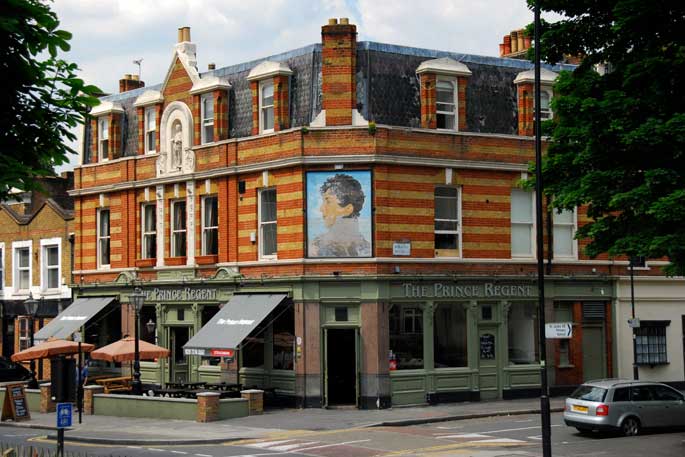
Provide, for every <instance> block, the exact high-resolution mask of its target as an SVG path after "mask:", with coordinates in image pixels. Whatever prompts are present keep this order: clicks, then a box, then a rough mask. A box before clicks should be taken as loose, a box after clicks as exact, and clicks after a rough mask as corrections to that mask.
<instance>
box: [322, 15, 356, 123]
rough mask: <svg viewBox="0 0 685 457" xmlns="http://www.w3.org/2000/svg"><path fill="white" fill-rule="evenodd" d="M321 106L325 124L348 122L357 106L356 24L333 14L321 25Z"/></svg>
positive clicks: (350, 121)
mask: <svg viewBox="0 0 685 457" xmlns="http://www.w3.org/2000/svg"><path fill="white" fill-rule="evenodd" d="M321 41H322V47H323V50H322V58H323V65H322V70H321V72H322V75H323V109H324V110H326V125H351V124H352V110H355V109H357V86H356V83H355V73H356V66H357V26H355V25H354V24H350V21H349V19H348V18H341V19H340V21H338V19H335V18H332V19H329V20H328V24H327V25H324V26H323V27H321Z"/></svg>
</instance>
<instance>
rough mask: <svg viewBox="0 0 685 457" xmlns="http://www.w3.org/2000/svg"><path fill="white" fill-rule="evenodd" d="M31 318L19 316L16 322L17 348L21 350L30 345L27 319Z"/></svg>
mask: <svg viewBox="0 0 685 457" xmlns="http://www.w3.org/2000/svg"><path fill="white" fill-rule="evenodd" d="M30 320H31V318H30V317H28V316H19V317H18V318H17V322H18V323H19V350H20V351H23V350H24V349H28V348H29V347H31V333H30V332H29V321H30Z"/></svg>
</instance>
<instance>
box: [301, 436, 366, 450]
mask: <svg viewBox="0 0 685 457" xmlns="http://www.w3.org/2000/svg"><path fill="white" fill-rule="evenodd" d="M367 441H371V439H368V440H356V441H345V442H343V443H333V444H324V445H321V446H314V447H304V448H301V449H298V450H297V452H305V451H309V450H310V449H322V448H325V447H334V446H347V445H350V444H353V443H365V442H367Z"/></svg>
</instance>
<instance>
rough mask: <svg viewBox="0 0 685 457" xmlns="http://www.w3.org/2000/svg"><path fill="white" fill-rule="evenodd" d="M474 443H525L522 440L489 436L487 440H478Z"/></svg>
mask: <svg viewBox="0 0 685 457" xmlns="http://www.w3.org/2000/svg"><path fill="white" fill-rule="evenodd" d="M476 443H478V444H480V443H525V441H522V440H515V439H513V438H490V439H489V440H479V441H476Z"/></svg>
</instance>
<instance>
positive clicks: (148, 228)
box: [142, 203, 157, 259]
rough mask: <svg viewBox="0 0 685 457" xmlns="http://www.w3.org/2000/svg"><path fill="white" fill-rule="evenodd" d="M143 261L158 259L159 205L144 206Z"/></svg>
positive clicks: (149, 204)
mask: <svg viewBox="0 0 685 457" xmlns="http://www.w3.org/2000/svg"><path fill="white" fill-rule="evenodd" d="M142 213H143V214H142V218H143V246H142V248H143V252H142V258H143V259H154V258H156V257H157V205H156V204H155V203H148V204H145V205H143V211H142Z"/></svg>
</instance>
